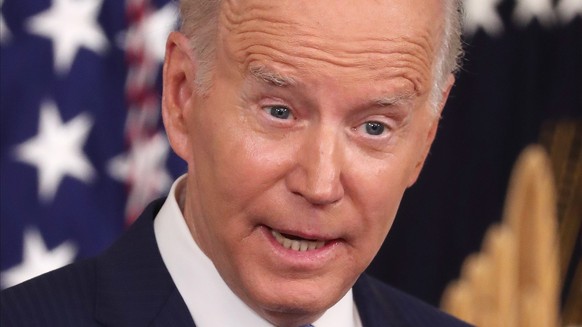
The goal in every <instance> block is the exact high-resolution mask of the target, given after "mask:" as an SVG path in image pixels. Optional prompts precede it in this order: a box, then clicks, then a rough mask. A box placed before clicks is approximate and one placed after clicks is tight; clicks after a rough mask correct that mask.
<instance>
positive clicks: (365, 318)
mask: <svg viewBox="0 0 582 327" xmlns="http://www.w3.org/2000/svg"><path fill="white" fill-rule="evenodd" d="M353 292H354V300H355V302H356V306H357V307H358V311H359V313H360V317H361V319H362V322H363V323H364V326H368V325H371V326H373V325H374V324H377V323H380V324H378V325H379V326H381V325H382V324H381V323H386V322H390V324H391V325H394V326H427V327H428V326H430V327H437V326H451V327H456V326H459V327H462V326H470V325H468V324H466V323H464V322H462V321H460V320H458V319H456V318H454V317H452V316H450V315H448V314H446V313H444V312H442V311H440V310H439V309H437V308H435V307H433V306H431V305H429V304H427V303H425V302H422V301H421V300H419V299H416V298H414V297H412V296H410V295H408V294H406V293H404V292H402V291H399V290H397V289H395V288H393V287H391V286H389V285H387V284H385V283H383V282H381V281H379V280H378V279H375V278H373V277H371V276H369V275H366V274H364V275H362V276H361V277H360V278H359V279H358V281H357V282H356V284H355V285H354V288H353Z"/></svg>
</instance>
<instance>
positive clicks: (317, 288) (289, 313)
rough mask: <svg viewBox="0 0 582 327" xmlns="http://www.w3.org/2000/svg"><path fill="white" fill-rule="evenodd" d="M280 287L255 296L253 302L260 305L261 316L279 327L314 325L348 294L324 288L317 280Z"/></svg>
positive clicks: (294, 282) (263, 291) (281, 284)
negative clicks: (314, 322)
mask: <svg viewBox="0 0 582 327" xmlns="http://www.w3.org/2000/svg"><path fill="white" fill-rule="evenodd" d="M285 284H287V285H285ZM277 285H278V286H277V287H273V288H271V287H268V289H263V290H262V292H261V293H262V294H263V296H258V297H256V298H255V299H254V301H253V302H254V303H256V304H257V306H258V308H257V309H258V312H259V313H260V314H261V316H263V317H264V318H265V319H267V320H268V321H270V322H271V323H273V324H275V325H276V326H280V327H286V326H300V325H305V324H308V323H312V322H313V321H315V320H317V319H318V318H319V317H320V316H321V315H322V314H323V313H324V312H325V311H326V310H327V309H329V308H330V307H331V306H333V305H334V304H335V303H337V302H338V301H339V300H340V299H341V298H342V296H343V295H344V294H345V292H340V290H339V287H332V286H331V285H330V286H328V287H324V288H322V287H321V286H322V285H321V284H319V285H318V283H316V282H314V281H292V282H288V283H277ZM346 291H347V290H346Z"/></svg>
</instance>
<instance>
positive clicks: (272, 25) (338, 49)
mask: <svg viewBox="0 0 582 327" xmlns="http://www.w3.org/2000/svg"><path fill="white" fill-rule="evenodd" d="M229 4H231V5H230V6H226V8H225V10H221V17H222V20H223V24H220V25H221V26H222V27H223V28H224V31H223V32H225V33H224V34H223V35H222V36H221V38H222V39H223V41H224V43H223V44H225V45H226V47H227V48H229V49H230V50H231V51H230V53H231V54H233V55H234V57H235V58H234V59H235V61H237V62H239V64H242V66H243V67H242V68H243V70H248V66H249V64H250V63H251V62H253V61H261V60H260V59H263V60H271V61H275V62H279V63H283V64H284V65H286V66H289V67H292V68H298V67H305V68H308V69H309V67H311V64H310V63H309V62H308V61H311V60H314V61H315V62H316V63H315V65H314V67H322V66H324V65H334V66H338V67H343V68H350V69H354V68H367V70H370V71H374V72H377V71H378V70H382V71H384V72H385V73H384V74H377V76H378V78H379V79H381V78H384V77H391V76H401V77H403V78H405V79H408V80H410V81H411V82H412V84H413V85H414V88H415V90H416V91H417V93H423V92H424V91H425V90H426V89H428V88H430V86H429V85H428V84H430V83H429V82H428V81H429V80H430V78H431V77H432V76H430V75H432V65H433V61H434V59H435V58H434V47H435V43H436V42H437V41H438V40H435V39H437V38H438V37H437V35H434V34H435V33H431V30H427V31H421V32H422V33H420V35H412V36H411V35H406V34H404V35H401V36H396V37H394V38H388V37H383V36H378V35H369V34H368V33H359V34H356V35H339V34H333V33H331V35H328V34H330V33H326V34H322V31H321V30H318V29H316V28H314V27H310V26H305V25H301V24H297V23H293V22H290V21H288V20H281V19H277V18H276V17H277V15H273V14H272V12H270V11H269V10H270V6H269V5H266V4H263V5H259V4H257V3H255V4H249V3H248V2H247V5H249V6H245V7H244V8H242V7H243V6H242V5H237V4H234V5H233V3H232V2H229ZM243 9H244V10H243ZM284 18H287V19H288V17H284ZM403 33H405V32H403ZM257 58H260V59H259V60H257ZM302 59H307V60H308V61H307V62H302ZM322 64H323V65H322ZM312 68H313V67H311V69H312ZM264 77H267V76H266V75H265V76H264ZM263 80H264V78H263ZM268 82H270V83H272V84H275V85H276V84H280V83H281V82H282V81H278V79H277V78H276V76H269V78H268Z"/></svg>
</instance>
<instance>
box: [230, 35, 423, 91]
mask: <svg viewBox="0 0 582 327" xmlns="http://www.w3.org/2000/svg"><path fill="white" fill-rule="evenodd" d="M245 43H246V44H244V45H241V46H240V47H238V48H237V49H236V50H234V49H233V52H234V54H235V57H236V60H237V61H238V62H239V63H240V64H242V65H243V68H244V69H248V68H247V67H248V66H249V65H251V63H252V62H255V61H259V62H260V61H263V60H266V61H272V62H277V63H282V64H284V65H285V66H288V67H291V68H294V69H305V70H309V71H312V70H313V68H315V69H319V68H322V67H324V66H326V65H333V66H336V67H342V68H346V69H352V70H353V69H360V68H366V71H367V72H371V73H373V74H374V76H376V78H373V79H379V80H380V79H383V78H389V77H399V76H400V77H403V78H405V79H407V80H410V81H411V83H412V84H413V85H414V89H415V91H416V92H417V93H422V92H424V89H425V88H427V87H428V85H427V81H428V80H429V77H430V76H428V75H425V74H422V73H420V72H422V71H425V72H427V73H430V72H431V70H430V69H429V67H430V62H427V61H423V60H422V59H419V58H418V56H415V55H413V54H411V53H410V51H406V50H405V49H402V50H403V51H392V52H390V53H387V52H384V51H377V52H370V51H353V52H352V53H351V54H346V53H341V52H339V51H330V50H327V49H326V50H323V49H321V48H307V47H298V46H292V47H289V46H284V45H285V42H284V41H274V42H272V43H271V44H256V43H254V42H245ZM357 54H360V55H357ZM305 59H307V60H308V61H305ZM309 61H314V63H310V62H309ZM306 64H308V65H307V66H306ZM266 76H267V75H265V77H266ZM275 77H276V75H275ZM271 80H273V81H275V80H276V78H271ZM275 84H276V83H275ZM289 84H292V83H289Z"/></svg>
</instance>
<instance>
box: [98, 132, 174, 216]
mask: <svg viewBox="0 0 582 327" xmlns="http://www.w3.org/2000/svg"><path fill="white" fill-rule="evenodd" d="M169 149H170V146H169V145H168V141H167V139H166V137H165V135H164V134H163V133H157V134H156V135H154V136H153V137H151V138H150V139H148V140H141V141H137V142H135V143H134V145H133V146H132V148H131V150H130V152H129V153H125V154H121V155H119V156H117V157H115V158H113V159H111V161H110V162H109V165H108V171H109V174H110V175H111V176H112V177H113V178H115V179H117V180H119V181H121V182H126V183H128V184H129V185H131V189H130V190H129V196H128V199H127V207H126V214H127V215H128V216H129V217H134V218H135V217H137V215H138V214H139V213H140V212H141V211H142V210H143V208H144V207H145V205H146V204H147V203H148V202H149V201H151V200H153V198H155V197H159V196H160V195H161V194H163V193H164V192H167V190H168V189H169V188H170V186H171V184H172V177H171V176H170V174H169V172H168V171H167V169H166V160H167V158H168V154H169Z"/></svg>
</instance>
